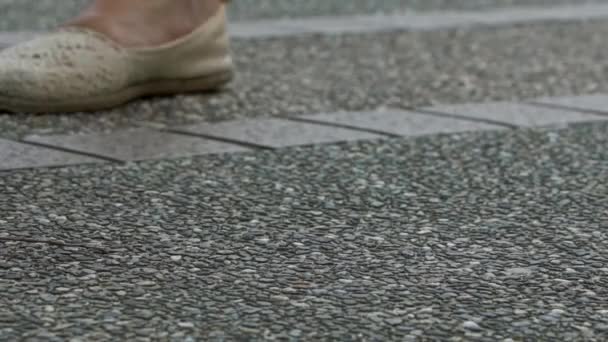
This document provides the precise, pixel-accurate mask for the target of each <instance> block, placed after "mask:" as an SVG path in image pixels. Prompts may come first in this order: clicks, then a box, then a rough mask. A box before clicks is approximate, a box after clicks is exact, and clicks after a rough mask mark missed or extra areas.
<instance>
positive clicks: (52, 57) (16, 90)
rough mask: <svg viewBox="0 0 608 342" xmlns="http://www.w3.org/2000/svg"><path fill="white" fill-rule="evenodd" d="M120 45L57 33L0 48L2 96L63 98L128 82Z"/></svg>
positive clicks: (108, 90) (106, 90) (100, 91)
mask: <svg viewBox="0 0 608 342" xmlns="http://www.w3.org/2000/svg"><path fill="white" fill-rule="evenodd" d="M128 78H129V72H128V62H127V60H126V58H124V55H123V54H122V53H121V50H120V49H119V48H116V47H113V46H112V45H111V44H109V43H108V42H106V41H104V40H102V39H100V38H98V37H95V36H91V35H88V34H86V33H83V32H69V31H66V32H57V33H54V34H51V35H48V36H44V37H41V38H38V39H35V40H32V41H29V42H26V43H23V44H19V45H16V46H14V47H11V48H9V49H6V50H4V51H2V52H0V96H3V97H11V98H14V99H19V100H28V101H66V100H71V99H74V98H75V97H82V96H89V97H90V96H96V95H99V94H105V93H111V92H113V91H116V90H117V89H120V88H121V87H122V86H124V85H125V84H127V83H128Z"/></svg>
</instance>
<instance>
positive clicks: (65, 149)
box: [18, 140, 125, 164]
mask: <svg viewBox="0 0 608 342" xmlns="http://www.w3.org/2000/svg"><path fill="white" fill-rule="evenodd" d="M18 142H19V143H22V144H25V145H31V146H37V147H44V148H46V149H50V150H55V151H60V152H66V153H70V154H76V155H81V156H85V157H90V158H95V159H99V160H103V161H106V162H110V163H116V164H124V163H125V161H124V160H120V159H115V158H112V157H108V156H104V155H100V154H96V153H91V152H85V151H79V150H75V149H71V148H68V147H61V146H54V145H51V144H47V143H42V142H37V141H27V140H19V141H18Z"/></svg>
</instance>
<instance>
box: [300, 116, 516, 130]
mask: <svg viewBox="0 0 608 342" xmlns="http://www.w3.org/2000/svg"><path fill="white" fill-rule="evenodd" d="M299 118H302V119H305V120H312V121H316V122H326V123H332V124H339V125H345V126H350V127H356V128H360V129H371V130H374V131H379V132H384V133H388V134H394V135H402V136H419V135H426V134H435V133H455V132H466V131H478V130H495V129H505V127H504V126H499V125H491V124H486V123H483V122H477V121H473V120H461V119H453V118H449V117H441V116H436V115H429V114H423V113H416V112H411V111H401V110H394V111H378V112H341V113H328V114H315V115H306V116H301V117H299Z"/></svg>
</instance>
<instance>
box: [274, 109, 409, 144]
mask: <svg viewBox="0 0 608 342" xmlns="http://www.w3.org/2000/svg"><path fill="white" fill-rule="evenodd" d="M348 113H353V112H348ZM284 119H285V120H288V121H295V122H304V123H309V124H313V125H319V126H326V127H337V128H345V129H350V130H352V131H360V132H367V133H373V134H378V135H383V136H386V137H389V138H403V135H400V134H395V133H390V132H384V131H380V130H377V129H373V128H363V127H357V126H352V125H347V124H341V123H337V122H327V121H322V120H315V119H308V118H299V117H290V118H284Z"/></svg>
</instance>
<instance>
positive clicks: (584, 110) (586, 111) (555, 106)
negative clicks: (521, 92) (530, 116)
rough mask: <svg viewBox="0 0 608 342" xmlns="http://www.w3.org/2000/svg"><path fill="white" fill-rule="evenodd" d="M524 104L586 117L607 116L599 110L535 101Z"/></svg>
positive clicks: (607, 113)
mask: <svg viewBox="0 0 608 342" xmlns="http://www.w3.org/2000/svg"><path fill="white" fill-rule="evenodd" d="M526 104H529V105H532V106H536V107H544V108H552V109H564V110H571V111H575V112H579V113H582V114H588V115H592V114H594V115H601V116H608V111H601V110H597V109H588V108H580V107H576V106H568V105H560V104H552V103H543V102H536V101H532V102H526Z"/></svg>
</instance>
